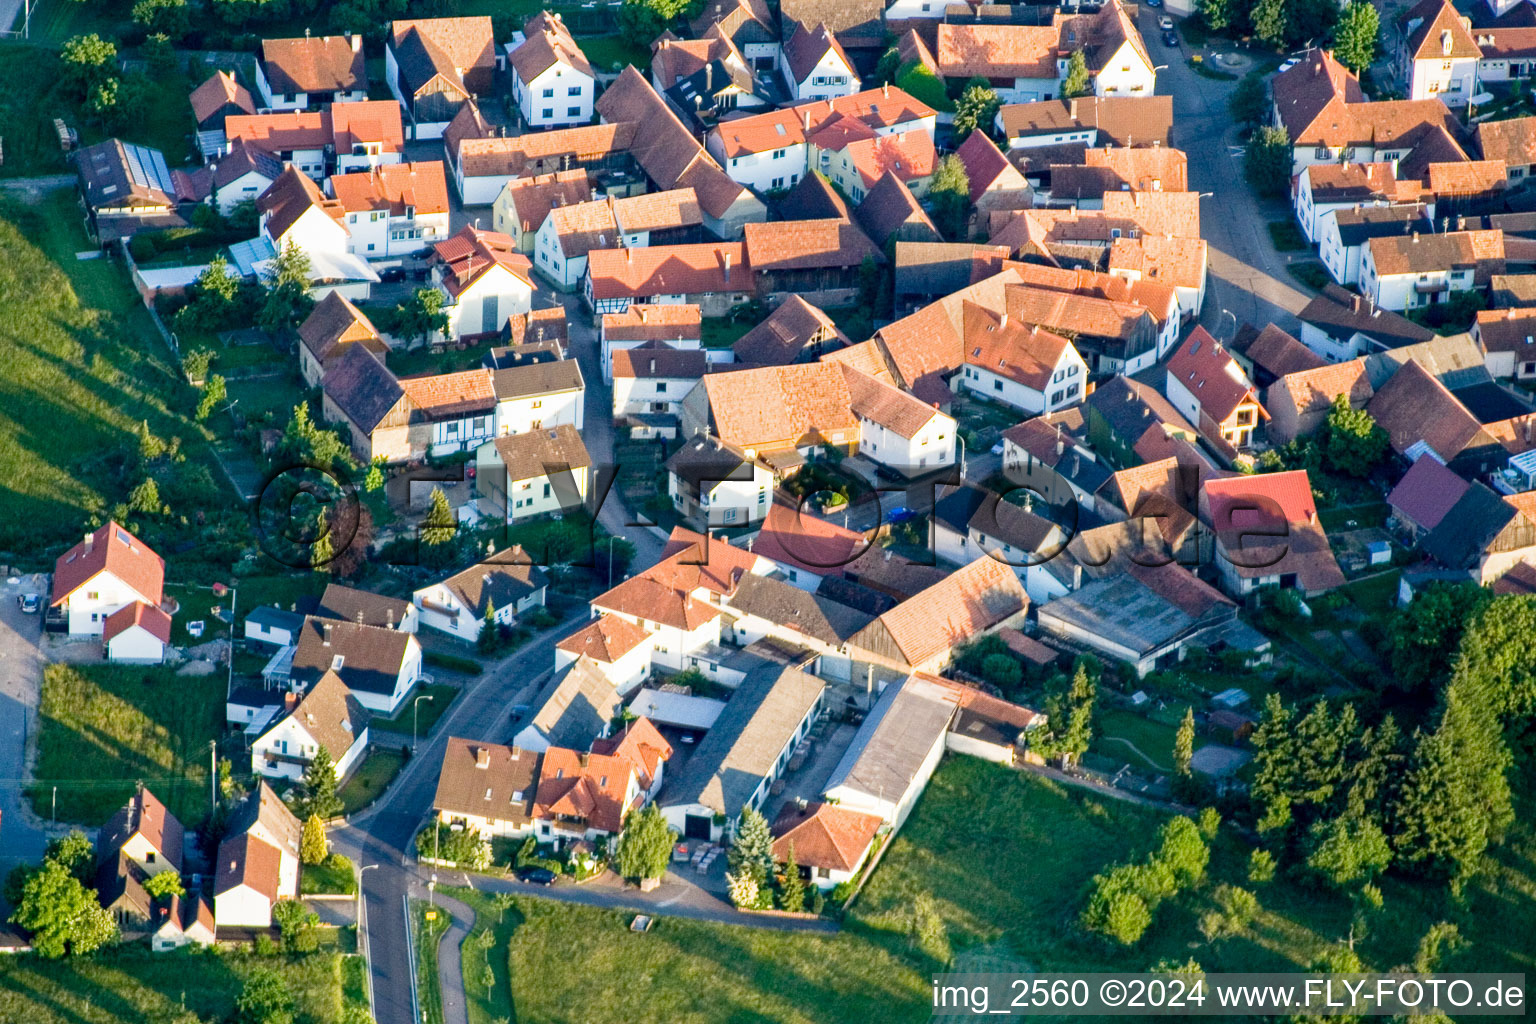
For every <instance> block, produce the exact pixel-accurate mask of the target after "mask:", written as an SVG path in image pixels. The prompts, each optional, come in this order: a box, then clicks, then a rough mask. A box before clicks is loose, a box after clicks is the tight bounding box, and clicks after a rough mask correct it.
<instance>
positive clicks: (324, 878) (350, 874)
mask: <svg viewBox="0 0 1536 1024" xmlns="http://www.w3.org/2000/svg"><path fill="white" fill-rule="evenodd" d="M299 891H300V892H302V893H304V894H306V895H308V894H310V893H315V894H318V895H322V896H336V895H344V896H351V895H352V894H353V893H355V892H357V875H356V874H355V873H354V871H353V866H352V861H351V860H349V859H348V858H346V857H343V856H342V855H341V854H339V853H333V854H331V855H330V856H329V857H327V858H326V859H325V860H324V861H322V862H321V863H319V864H305V865H304V871H303V873H302V875H301V876H300V879H299Z"/></svg>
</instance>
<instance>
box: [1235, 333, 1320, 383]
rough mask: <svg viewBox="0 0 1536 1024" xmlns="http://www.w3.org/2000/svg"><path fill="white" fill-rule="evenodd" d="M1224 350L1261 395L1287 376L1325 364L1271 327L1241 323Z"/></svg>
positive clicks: (1287, 336) (1308, 350)
mask: <svg viewBox="0 0 1536 1024" xmlns="http://www.w3.org/2000/svg"><path fill="white" fill-rule="evenodd" d="M1227 351H1228V352H1230V353H1232V356H1233V358H1235V359H1236V360H1237V362H1238V365H1240V366H1241V367H1242V368H1243V372H1244V373H1246V374H1247V375H1248V379H1249V380H1251V381H1253V383H1254V385H1255V386H1256V387H1257V388H1258V389H1259V391H1260V393H1261V394H1262V393H1263V392H1264V390H1265V389H1266V388H1268V387H1269V386H1270V385H1272V384H1274V383H1275V382H1276V381H1277V380H1279V379H1280V378H1282V377H1284V376H1286V375H1287V374H1291V373H1301V372H1303V371H1306V370H1316V369H1319V368H1320V367H1324V366H1327V365H1328V363H1327V361H1326V360H1324V359H1323V357H1322V356H1320V355H1318V354H1317V353H1316V352H1313V351H1312V350H1311V349H1309V348H1307V346H1305V345H1303V344H1302V343H1301V342H1299V341H1297V340H1296V339H1295V338H1294V337H1292V336H1291V335H1289V334H1287V333H1286V332H1285V331H1283V330H1281V329H1280V328H1279V327H1277V326H1276V325H1274V324H1268V325H1266V326H1265V328H1264V329H1263V330H1262V331H1260V330H1255V329H1254V327H1253V325H1252V324H1244V325H1243V326H1242V328H1241V329H1239V330H1238V332H1237V333H1236V334H1234V335H1233V336H1232V340H1231V341H1230V342H1228V343H1227Z"/></svg>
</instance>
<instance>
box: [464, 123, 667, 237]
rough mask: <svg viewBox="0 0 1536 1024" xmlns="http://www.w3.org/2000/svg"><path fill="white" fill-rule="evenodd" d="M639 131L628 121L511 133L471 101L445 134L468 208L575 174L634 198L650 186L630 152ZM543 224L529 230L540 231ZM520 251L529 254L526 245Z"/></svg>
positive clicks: (598, 189)
mask: <svg viewBox="0 0 1536 1024" xmlns="http://www.w3.org/2000/svg"><path fill="white" fill-rule="evenodd" d="M637 129H638V126H637V125H636V124H634V123H633V122H625V123H623V124H595V125H594V124H589V125H579V126H576V127H572V128H554V129H551V130H549V131H542V132H527V133H525V134H523V135H508V134H505V133H504V132H502V131H501V128H500V126H497V125H492V124H490V123H488V122H487V121H486V120H485V119H484V118H482V117H481V116H480V111H479V108H477V107H476V106H475V105H474V104H473V103H466V104H465V105H464V107H463V108H462V109H461V110H460V111H459V113H458V115H457V116H456V117H455V118H454V119H453V122H452V123H451V124H449V126H448V127H447V128H446V129H445V130H444V131H443V149H444V151H445V152H446V153H447V155H448V166H449V169H450V170H451V171H452V172H453V184H454V187H455V188H456V189H458V192H459V198H460V200H462V202H463V203H464V205H465V206H479V205H482V204H486V203H494V202H495V201H496V199H497V197H498V196H500V195H501V193H502V190H503V189H505V188H506V187H507V186H508V185H510V184H511V183H512V182H514V181H516V180H518V179H519V178H534V177H543V176H545V175H549V174H558V173H562V172H566V173H568V172H572V171H582V172H585V173H586V174H587V176H588V178H589V180H590V181H591V183H592V186H593V190H594V191H596V192H597V193H599V194H603V195H632V194H635V193H638V192H641V191H644V188H645V180H644V177H643V176H642V175H641V174H640V171H639V164H638V162H637V161H636V160H635V157H634V154H633V153H632V152H631V149H630V147H631V145H632V143H633V142H634V139H635V133H636V131H637ZM591 197H592V192H587V193H586V194H584V195H582V196H580V198H579V199H578V200H575V201H578V202H579V201H585V200H587V199H590V198H591ZM539 223H543V218H542V216H540V218H539ZM538 226H539V224H533V225H532V226H531V227H529V228H527V229H526V230H527V231H536V230H538ZM508 233H509V234H514V235H515V232H508ZM520 251H524V252H526V251H528V250H527V249H526V247H520Z"/></svg>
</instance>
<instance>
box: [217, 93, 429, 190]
mask: <svg viewBox="0 0 1536 1024" xmlns="http://www.w3.org/2000/svg"><path fill="white" fill-rule="evenodd" d="M224 134H225V135H226V136H227V139H228V144H229V145H233V144H234V143H235V141H236V140H244V141H245V142H246V143H248V144H249V145H253V146H255V147H257V148H258V149H260V150H262V151H264V152H266V153H270V154H271V155H272V156H274V157H276V158H277V159H278V160H281V161H283V162H284V163H291V164H294V165H295V166H297V167H298V168H299V169H300V170H301V171H303V172H304V173H305V174H307V175H309V176H310V177H311V178H314V179H315V180H316V181H323V180H324V179H325V177H326V174H327V173H329V172H330V171H331V170H332V169H335V170H337V171H340V172H346V171H355V170H364V171H366V170H368V169H370V168H373V167H378V166H380V165H382V164H392V163H399V162H400V161H401V160H403V159H404V147H405V132H404V129H403V128H402V127H401V123H400V107H399V106H398V105H397V104H395V103H392V102H390V101H388V100H361V101H358V102H353V103H336V104H332V105H331V106H330V107H328V108H327V109H326V110H323V111H319V112H306V111H301V110H300V111H293V110H290V111H282V112H279V113H267V114H256V115H254V116H245V115H238V116H236V115H231V116H229V117H228V118H226V119H225V122H224Z"/></svg>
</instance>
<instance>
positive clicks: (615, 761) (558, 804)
mask: <svg viewBox="0 0 1536 1024" xmlns="http://www.w3.org/2000/svg"><path fill="white" fill-rule="evenodd" d="M635 774H636V772H635V768H634V766H633V765H632V764H631V763H630V762H629V760H628V759H627V758H622V757H614V756H610V755H607V754H582V753H579V752H577V751H575V750H568V749H566V748H565V747H550V748H549V749H548V750H546V751H544V756H543V759H542V760H541V761H540V763H539V788H538V794H537V795H536V796H535V797H534V802H533V816H534V817H535V818H540V819H545V820H551V821H554V822H555V827H556V828H559V827H560V825H559V819H561V818H575V819H578V820H580V821H584V822H585V823H586V826H587V827H590V828H595V829H601V830H603V831H604V832H613V833H617V832H619V831H620V830H621V829H623V827H624V814H625V813H626V812H627V811H628V810H630V808H629V806H628V805H627V804H626V803H625V800H624V798H625V796H626V795H627V794H628V790H629V783H630V780H631V779H632V778H634V776H635ZM585 830H586V829H585V828H582V829H580V831H585Z"/></svg>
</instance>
